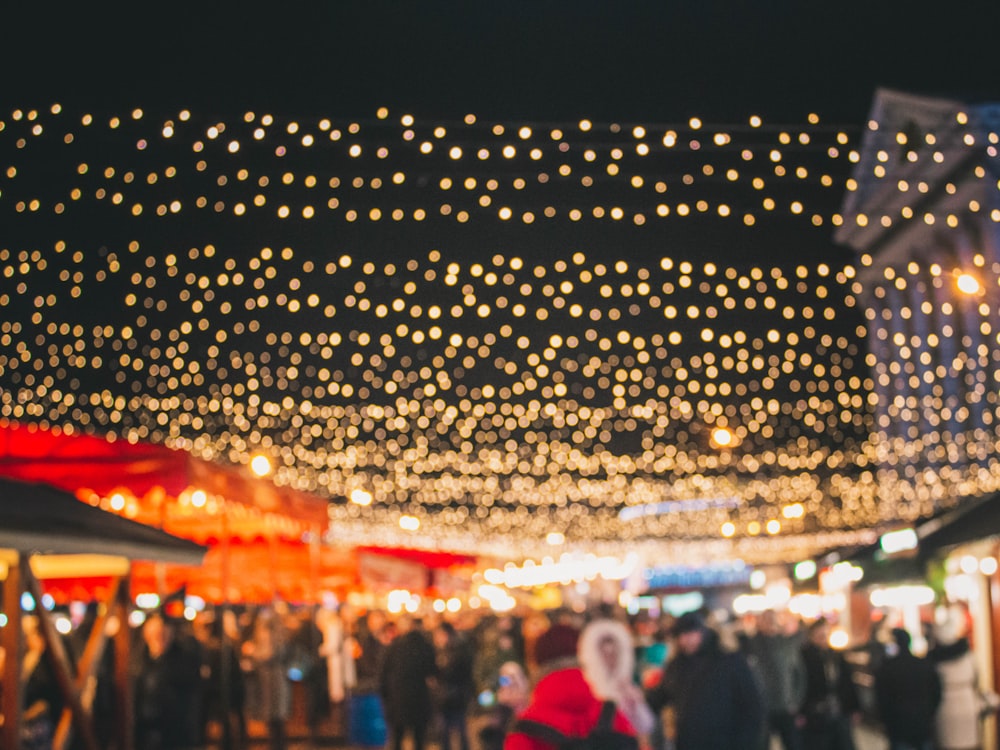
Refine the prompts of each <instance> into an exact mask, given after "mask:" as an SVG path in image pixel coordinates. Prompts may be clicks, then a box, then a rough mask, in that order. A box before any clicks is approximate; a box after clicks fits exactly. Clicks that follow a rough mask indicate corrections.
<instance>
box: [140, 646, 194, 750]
mask: <svg viewBox="0 0 1000 750" xmlns="http://www.w3.org/2000/svg"><path fill="white" fill-rule="evenodd" d="M200 666H201V665H200V660H199V658H198V655H197V653H196V652H195V651H194V650H193V649H192V648H190V647H189V644H188V643H186V642H184V641H183V639H182V638H180V637H178V638H176V639H175V640H173V641H172V642H171V643H170V645H169V646H168V647H167V649H166V651H164V652H163V654H161V655H160V656H159V658H155V659H154V658H153V657H152V656H151V655H150V653H149V649H148V648H147V647H146V646H145V645H144V646H143V647H142V648H141V650H140V651H139V654H138V659H137V662H136V664H135V665H134V670H135V671H134V683H133V684H134V686H135V694H134V701H135V703H134V705H135V735H136V747H156V748H159V749H160V750H172V749H174V748H182V747H188V746H190V745H192V744H194V741H195V737H194V730H195V727H194V722H193V719H192V717H193V716H194V715H195V710H194V709H195V708H196V706H197V703H196V701H197V698H198V696H199V691H198V684H199V682H200V680H201V674H200Z"/></svg>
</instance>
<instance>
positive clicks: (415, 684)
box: [379, 630, 436, 727]
mask: <svg viewBox="0 0 1000 750" xmlns="http://www.w3.org/2000/svg"><path fill="white" fill-rule="evenodd" d="M435 672H436V668H435V664H434V646H432V645H431V643H430V641H428V640H427V638H425V637H424V635H423V634H422V633H420V632H419V631H417V630H411V631H410V632H409V633H404V634H403V635H400V636H398V637H397V638H396V639H395V640H394V641H393V642H392V643H390V644H389V648H388V649H387V650H386V653H385V661H383V663H382V675H381V678H380V680H379V689H380V691H381V693H382V700H383V701H384V702H385V718H386V721H387V723H388V724H389V726H397V727H398V726H416V725H425V724H427V722H429V721H430V718H431V708H432V706H431V693H430V686H429V685H428V680H430V678H431V677H433V676H434V674H435Z"/></svg>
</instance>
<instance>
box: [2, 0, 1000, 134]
mask: <svg viewBox="0 0 1000 750" xmlns="http://www.w3.org/2000/svg"><path fill="white" fill-rule="evenodd" d="M4 15H5V23H4V30H3V32H2V33H3V44H2V45H0V62H2V70H3V81H4V83H3V86H2V87H0V103H3V104H5V105H7V106H11V105H15V106H45V105H47V104H48V103H50V102H51V101H53V100H59V101H61V102H62V103H64V104H74V103H82V104H86V105H87V106H92V107H97V106H108V107H121V106H137V105H138V106H144V107H146V108H148V109H151V110H155V109H158V108H160V107H162V108H164V109H171V108H176V107H178V106H187V107H192V108H195V107H196V108H199V109H203V108H205V107H212V108H216V109H218V110H219V111H227V110H230V109H237V110H240V109H242V108H248V107H249V108H259V107H264V106H267V107H273V108H276V109H281V110H284V111H287V112H288V113H289V114H295V115H297V116H302V117H304V116H307V115H309V114H315V113H324V114H345V115H357V114H358V113H368V112H371V111H373V110H374V109H375V108H376V107H378V106H383V105H385V106H391V107H392V108H393V109H408V110H411V111H413V112H414V114H416V115H418V116H421V115H422V116H425V117H449V116H461V115H464V114H466V113H467V112H469V111H474V112H475V113H476V114H478V115H479V116H481V117H493V118H514V119H518V118H525V119H531V120H539V119H540V120H559V119H562V118H567V117H568V118H571V119H573V118H578V117H582V116H586V117H591V118H595V119H604V118H611V119H621V120H630V119H638V120H643V121H664V122H670V121H674V120H678V119H681V120H683V119H686V118H687V117H689V116H691V115H698V116H701V117H703V118H706V119H721V120H727V119H728V120H744V119H745V118H746V117H747V116H749V115H750V114H753V113H755V112H759V113H762V114H765V115H766V116H768V117H772V118H785V117H789V118H791V117H795V118H798V117H802V116H804V115H805V114H806V113H807V112H810V111H822V114H823V116H824V117H825V118H827V119H832V120H835V121H838V122H858V121H859V120H860V118H862V117H863V116H864V115H865V113H866V111H867V108H868V105H869V102H870V101H871V97H872V94H873V92H874V90H875V88H876V87H877V86H887V87H894V88H901V89H904V90H908V91H913V92H919V93H930V94H947V95H952V96H956V97H959V98H964V99H968V100H972V101H976V100H983V99H994V100H995V99H1000V78H998V76H997V75H996V73H997V68H998V66H997V64H996V58H995V53H994V48H995V40H996V37H997V31H998V28H1000V4H998V3H996V2H990V1H989V0H983V1H982V2H978V1H973V2H968V1H960V2H950V3H931V2H926V1H923V0H921V1H919V2H898V1H896V0H892V1H890V2H878V1H876V2H870V1H865V0H846V1H844V2H836V3H815V2H802V1H801V0H764V1H763V2H735V1H729V2H720V1H718V0H709V1H705V0H685V1H684V2H678V1H677V0H651V1H645V0H639V1H636V0H624V1H615V2H611V1H609V0H577V1H575V2H565V1H554V0H547V1H540V2H510V1H509V0H504V1H503V2H441V1H440V0H430V1H426V0H425V1H421V2H388V1H387V0H365V1H364V2H355V1H350V2H348V1H344V0H333V1H329V2H310V3H304V2H269V3H264V2H259V1H250V2H239V3H235V2H198V3H194V2H179V3H177V2H171V3H138V4H136V3H128V4H126V3H78V4H75V5H73V6H70V4H69V3H52V2H46V1H40V2H21V3H8V4H6V7H5V10H4Z"/></svg>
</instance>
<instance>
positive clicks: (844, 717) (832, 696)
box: [802, 620, 861, 750]
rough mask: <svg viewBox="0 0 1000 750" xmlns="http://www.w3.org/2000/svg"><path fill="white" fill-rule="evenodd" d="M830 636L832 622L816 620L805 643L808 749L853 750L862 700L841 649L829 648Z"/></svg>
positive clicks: (803, 648)
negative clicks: (853, 731) (856, 719)
mask: <svg viewBox="0 0 1000 750" xmlns="http://www.w3.org/2000/svg"><path fill="white" fill-rule="evenodd" d="M829 638H830V626H829V623H827V622H826V621H825V620H817V621H816V622H814V623H813V624H812V625H810V626H809V640H808V642H807V643H806V644H805V645H804V646H803V647H802V661H803V663H804V664H805V668H806V695H805V701H804V702H803V704H802V713H803V715H804V716H805V720H806V726H805V732H804V739H805V743H804V744H805V746H806V747H807V748H809V750H854V736H853V733H852V724H853V722H854V718H855V717H856V716H857V714H858V711H859V710H860V706H861V704H860V702H859V700H858V691H857V688H855V686H854V680H853V678H852V677H851V669H850V665H848V663H847V660H846V659H845V658H844V655H843V654H842V653H840V652H839V651H834V650H833V649H832V648H830V644H829Z"/></svg>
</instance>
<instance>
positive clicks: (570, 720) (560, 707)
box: [503, 667, 635, 750]
mask: <svg viewBox="0 0 1000 750" xmlns="http://www.w3.org/2000/svg"><path fill="white" fill-rule="evenodd" d="M602 706H603V703H602V702H601V701H600V700H598V699H597V698H595V697H594V694H593V692H592V691H591V689H590V686H589V685H588V684H587V681H586V680H585V679H584V677H583V672H582V670H580V669H579V668H577V667H573V668H570V669H560V670H557V671H555V672H551V673H550V674H548V675H546V676H545V677H543V678H542V679H541V680H539V681H538V684H537V685H536V686H535V691H534V693H533V694H532V696H531V703H530V704H529V705H528V707H527V708H526V709H525V710H524V713H522V714H521V715H520V716H519V717H518V718H520V719H529V720H531V721H537V722H539V723H540V724H546V725H548V726H550V727H552V728H554V729H556V730H558V731H560V732H562V733H563V734H565V735H567V736H569V737H586V736H587V735H588V734H589V733H590V731H591V730H592V729H594V727H596V726H597V722H598V720H599V719H600V717H601V708H602ZM611 728H612V729H613V730H615V731H616V732H622V733H623V734H629V735H633V736H634V735H635V729H633V728H632V725H631V724H629V722H628V719H626V718H625V716H624V715H623V714H622V713H621V712H620V711H619V712H617V713H616V714H615V718H614V721H613V722H612V725H611ZM503 747H504V750H554V746H553V745H551V744H550V743H548V742H544V741H542V740H540V739H538V738H535V737H529V736H527V735H525V734H520V733H518V732H511V733H510V734H508V735H507V738H506V740H505V741H504V745H503Z"/></svg>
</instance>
